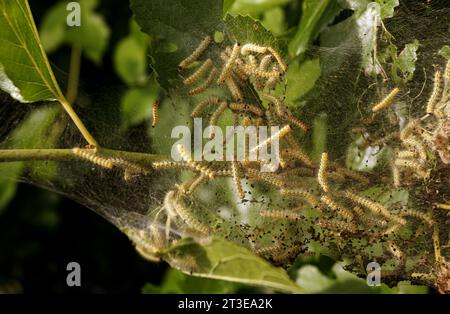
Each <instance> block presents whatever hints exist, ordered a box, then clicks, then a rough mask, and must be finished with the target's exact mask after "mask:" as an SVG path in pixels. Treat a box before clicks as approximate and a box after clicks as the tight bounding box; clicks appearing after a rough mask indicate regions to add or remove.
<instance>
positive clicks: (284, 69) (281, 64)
mask: <svg viewBox="0 0 450 314" xmlns="http://www.w3.org/2000/svg"><path fill="white" fill-rule="evenodd" d="M268 50H269V51H270V52H271V53H272V54H273V56H274V57H275V59H276V60H277V62H278V64H279V65H280V67H281V69H282V70H283V73H286V71H287V65H286V64H285V63H284V61H283V59H282V58H281V56H280V54H279V53H278V52H277V51H276V50H275V49H273V48H272V47H269V48H268Z"/></svg>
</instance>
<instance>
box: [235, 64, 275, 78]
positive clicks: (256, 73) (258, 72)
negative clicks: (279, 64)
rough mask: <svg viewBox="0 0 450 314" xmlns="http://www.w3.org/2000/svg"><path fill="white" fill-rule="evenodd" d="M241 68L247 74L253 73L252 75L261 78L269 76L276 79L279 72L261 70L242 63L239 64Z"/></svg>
mask: <svg viewBox="0 0 450 314" xmlns="http://www.w3.org/2000/svg"><path fill="white" fill-rule="evenodd" d="M241 68H242V69H243V70H244V71H245V72H246V73H247V74H248V75H249V76H251V75H253V76H256V77H258V78H262V79H269V78H277V79H278V78H279V77H280V72H277V71H275V72H267V71H263V70H260V69H259V68H257V67H254V66H253V65H251V64H246V63H243V64H242V65H241Z"/></svg>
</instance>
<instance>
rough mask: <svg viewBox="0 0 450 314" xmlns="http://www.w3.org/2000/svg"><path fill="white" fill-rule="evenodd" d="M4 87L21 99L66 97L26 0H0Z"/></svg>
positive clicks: (1, 79)
mask: <svg viewBox="0 0 450 314" xmlns="http://www.w3.org/2000/svg"><path fill="white" fill-rule="evenodd" d="M0 29H1V32H0V41H1V42H2V45H1V46H0V89H2V90H4V91H6V92H8V93H9V94H10V95H11V96H12V97H13V98H14V99H16V100H18V101H20V102H36V101H41V100H57V99H61V98H63V96H62V94H61V91H60V88H59V86H58V83H57V82H56V80H55V77H54V75H53V72H52V70H51V67H50V65H49V63H48V60H47V57H46V55H45V53H44V50H43V49H42V46H41V43H40V41H39V37H38V33H37V30H36V26H35V25H34V21H33V16H32V15H31V11H30V7H29V5H28V2H27V1H26V0H0Z"/></svg>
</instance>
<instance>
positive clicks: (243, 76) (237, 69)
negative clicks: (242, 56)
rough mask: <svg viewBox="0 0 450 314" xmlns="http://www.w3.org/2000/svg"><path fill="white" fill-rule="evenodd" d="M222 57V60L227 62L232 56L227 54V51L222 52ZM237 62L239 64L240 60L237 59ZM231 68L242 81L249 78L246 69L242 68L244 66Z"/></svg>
mask: <svg viewBox="0 0 450 314" xmlns="http://www.w3.org/2000/svg"><path fill="white" fill-rule="evenodd" d="M220 58H221V59H222V61H224V62H227V61H228V59H229V58H230V57H229V56H227V54H226V53H225V52H222V53H221V54H220ZM235 62H236V64H238V60H236V61H235ZM231 70H232V71H233V73H235V74H236V75H237V76H238V78H239V79H240V80H241V81H242V82H246V81H247V80H248V75H247V73H245V71H244V70H243V69H242V67H240V66H235V67H233V68H232V69H231Z"/></svg>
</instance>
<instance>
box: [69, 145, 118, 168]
mask: <svg viewBox="0 0 450 314" xmlns="http://www.w3.org/2000/svg"><path fill="white" fill-rule="evenodd" d="M72 152H73V153H74V154H75V155H76V156H78V157H80V158H82V159H85V160H87V161H90V162H91V163H93V164H96V165H98V166H100V167H103V168H106V169H111V168H112V167H114V164H113V163H112V162H111V160H109V159H107V158H103V157H100V156H96V155H95V154H94V153H91V152H88V151H86V150H82V149H81V148H78V147H75V148H73V149H72Z"/></svg>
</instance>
